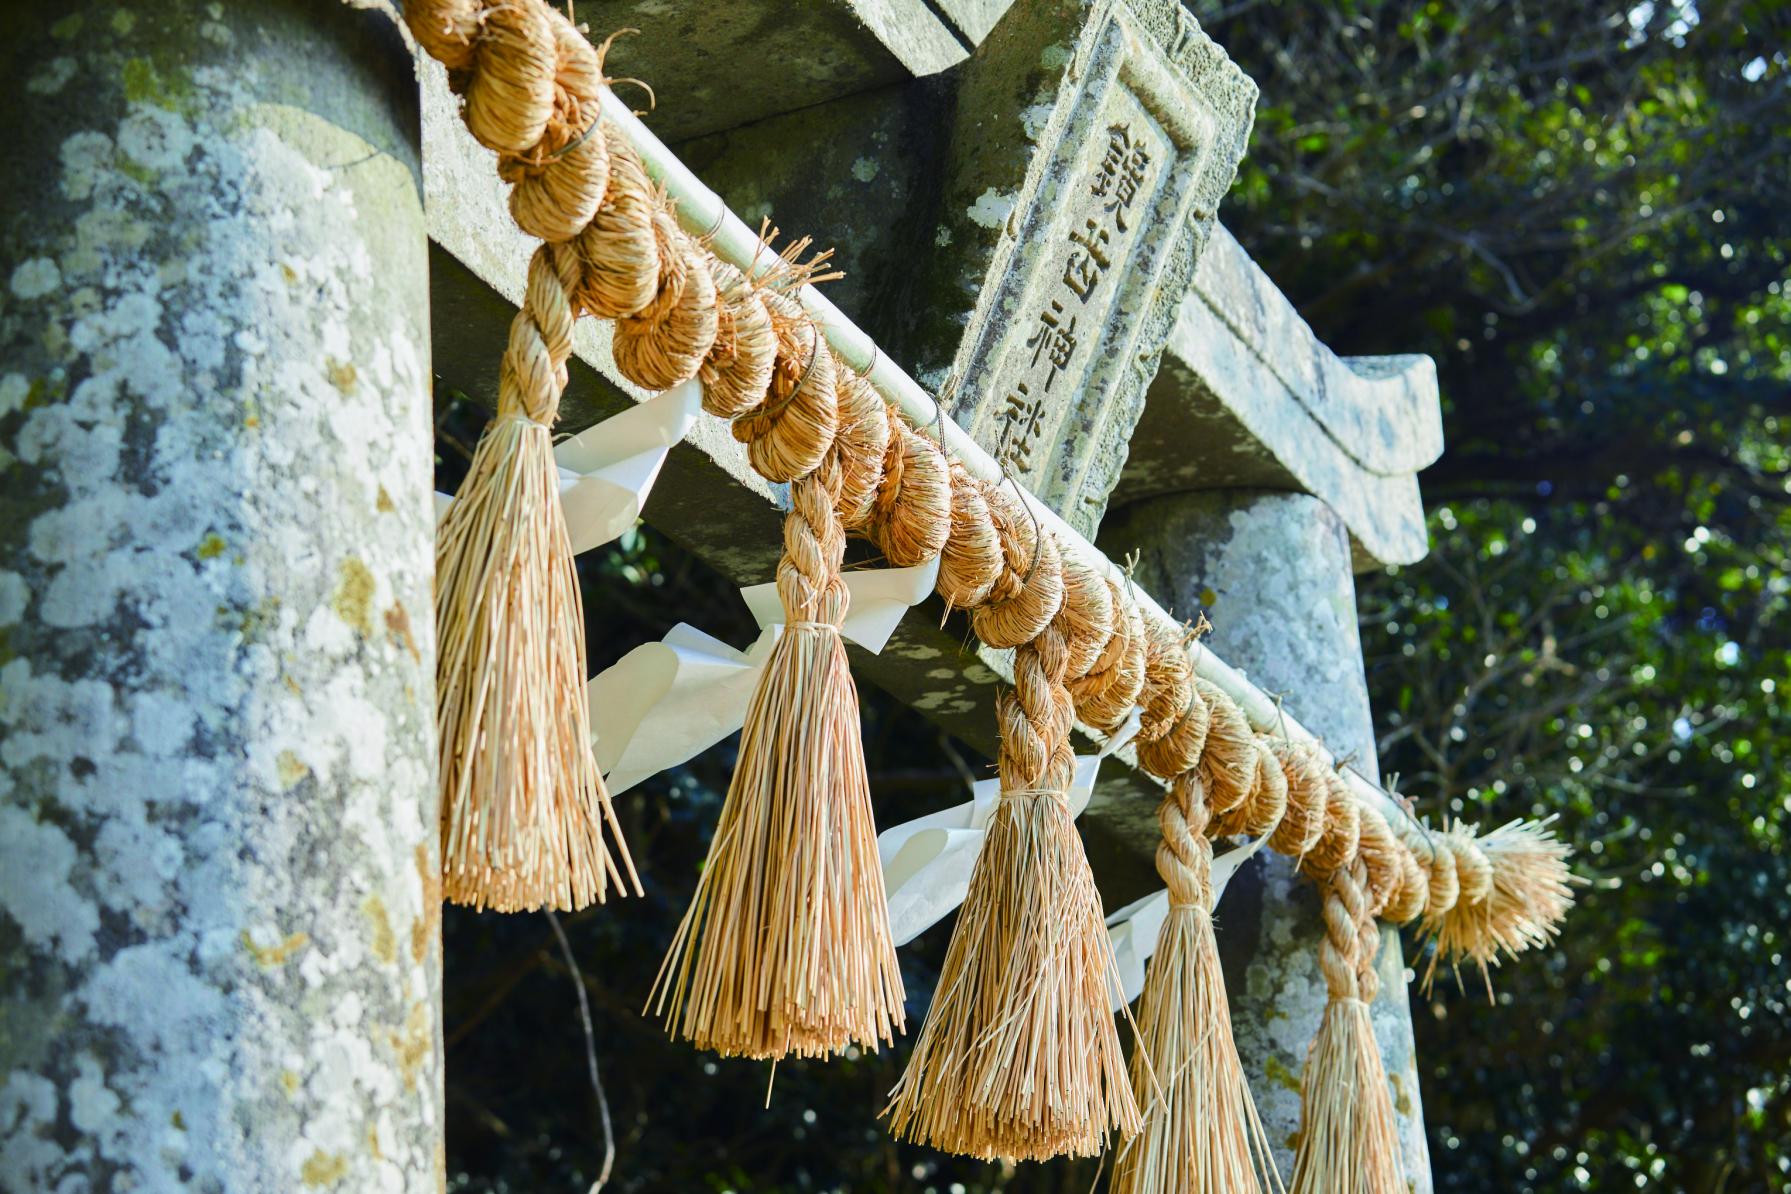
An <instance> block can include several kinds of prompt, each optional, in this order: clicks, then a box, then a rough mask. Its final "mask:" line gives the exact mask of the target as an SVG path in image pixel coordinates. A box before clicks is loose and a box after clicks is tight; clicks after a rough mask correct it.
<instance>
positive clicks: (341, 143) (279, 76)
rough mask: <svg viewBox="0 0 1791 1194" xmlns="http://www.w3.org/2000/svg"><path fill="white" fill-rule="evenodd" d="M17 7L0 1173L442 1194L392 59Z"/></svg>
mask: <svg viewBox="0 0 1791 1194" xmlns="http://www.w3.org/2000/svg"><path fill="white" fill-rule="evenodd" d="M4 28H5V32H6V37H5V38H4V43H5V45H6V57H7V63H6V67H7V68H6V70H5V71H4V78H5V82H4V83H3V84H0V87H3V88H4V99H5V103H4V110H5V112H6V120H7V127H6V136H5V137H4V138H3V139H0V174H3V175H4V177H5V178H6V180H7V183H6V185H7V188H8V191H9V199H10V201H11V203H10V211H11V213H12V214H11V215H10V216H9V218H8V219H7V220H6V221H5V222H4V224H3V225H0V345H3V347H0V973H4V974H5V976H6V978H5V990H4V992H3V993H0V1188H4V1189H7V1190H20V1191H23V1190H51V1189H55V1190H75V1189H81V1190H86V1189H94V1190H125V1189H136V1190H174V1189H194V1190H211V1191H243V1192H260V1191H273V1190H296V1189H310V1188H315V1189H320V1190H356V1191H374V1190H378V1191H397V1190H434V1189H439V1188H440V1187H441V1186H442V1184H443V1182H444V1177H445V1175H444V1172H443V1153H442V1140H441V1129H442V1104H441V1098H442V1088H441V1082H442V1067H441V1044H440V1041H441V1035H440V1023H439V1016H438V1010H437V1009H438V1008H439V993H440V980H441V957H440V946H439V924H440V920H439V906H440V905H439V898H438V896H437V890H436V889H437V881H436V879H435V878H434V876H435V874H436V861H435V857H434V855H435V850H436V835H437V829H436V812H435V800H436V797H435V778H434V771H435V744H434V686H433V677H434V643H433V633H432V624H433V620H434V619H433V616H432V609H433V606H432V597H431V586H432V582H433V574H434V551H433V522H434V518H433V513H432V505H431V503H432V499H431V496H430V491H431V485H430V481H431V472H432V467H431V441H432V436H431V424H430V410H429V319H428V309H427V276H426V241H425V233H424V226H423V209H422V202H421V182H420V165H419V158H418V152H419V151H418V115H417V101H416V85H415V81H414V75H413V70H412V64H411V57H410V54H409V52H408V51H407V49H406V47H405V44H404V42H403V41H402V39H401V38H400V36H399V34H398V32H397V29H396V28H395V26H394V23H393V21H392V19H391V18H390V17H389V16H384V15H379V14H376V13H372V12H368V11H365V10H363V9H356V8H354V7H351V6H349V5H344V4H341V3H328V4H313V3H300V2H296V0H269V2H268V3H262V4H254V5H242V4H218V3H205V2H202V0H157V2H156V3H154V4H148V3H143V4H129V3H127V4H112V3H108V4H99V3H70V4H59V5H37V6H16V7H14V8H12V9H9V11H8V13H7V17H6V20H5V22H4Z"/></svg>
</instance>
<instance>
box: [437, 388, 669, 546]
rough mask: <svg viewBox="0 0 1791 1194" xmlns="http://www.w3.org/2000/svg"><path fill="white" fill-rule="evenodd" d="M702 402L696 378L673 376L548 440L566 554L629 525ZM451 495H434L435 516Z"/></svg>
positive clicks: (450, 501) (607, 539)
mask: <svg viewBox="0 0 1791 1194" xmlns="http://www.w3.org/2000/svg"><path fill="white" fill-rule="evenodd" d="M702 405H703V387H702V383H700V382H698V381H696V380H695V379H692V380H690V381H685V382H679V383H678V384H677V385H675V386H673V387H672V388H671V389H669V390H666V391H664V392H663V393H661V394H658V395H657V396H655V397H652V398H649V399H647V400H646V401H645V402H642V403H641V404H639V405H638V406H634V407H630V408H629V409H628V410H625V411H623V412H621V413H620V414H617V415H611V416H610V417H609V418H607V419H605V420H604V421H603V422H601V423H598V424H597V425H595V426H593V427H587V428H586V429H585V430H583V431H581V432H579V433H578V434H577V435H575V436H573V437H572V438H570V439H567V440H563V441H561V442H560V443H558V444H556V445H554V450H553V459H554V465H555V467H557V468H558V470H559V474H560V505H561V507H562V508H563V509H564V510H565V513H566V533H567V535H569V536H570V537H571V540H572V554H573V555H579V554H581V553H583V552H587V551H590V550H591V549H592V548H594V547H602V546H603V545H604V544H605V543H608V542H610V541H611V540H612V539H615V538H617V537H618V536H620V535H621V534H622V532H624V531H626V530H628V529H629V528H630V527H632V526H633V525H634V521H635V519H637V518H639V517H640V516H641V508H642V507H643V506H645V505H646V504H647V495H648V494H649V493H651V492H652V491H653V483H654V482H655V481H657V480H658V479H659V470H660V469H661V468H663V467H664V466H665V457H666V454H667V453H668V452H670V451H671V449H672V446H673V445H674V444H677V443H678V442H679V441H681V440H682V439H683V438H684V436H685V435H686V433H688V432H689V431H690V428H691V425H692V424H693V423H695V422H696V417H697V412H698V411H700V410H701V409H702ZM453 501H454V499H453V497H452V496H451V495H449V494H445V493H438V494H436V495H435V517H436V519H437V521H439V520H440V519H441V516H442V514H443V513H444V512H445V511H446V510H447V508H448V507H449V506H450V505H451V504H453Z"/></svg>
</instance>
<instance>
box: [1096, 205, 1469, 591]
mask: <svg viewBox="0 0 1791 1194" xmlns="http://www.w3.org/2000/svg"><path fill="white" fill-rule="evenodd" d="M1442 447H1443V438H1442V416H1441V409H1440V406H1439V403H1438V399H1437V380H1436V365H1435V364H1434V362H1432V361H1431V359H1430V358H1429V357H1426V356H1397V357H1355V358H1341V357H1338V356H1337V355H1336V354H1334V353H1333V352H1332V351H1331V350H1330V349H1329V348H1327V347H1325V345H1324V344H1323V343H1322V342H1321V341H1320V340H1319V339H1318V337H1317V336H1315V335H1314V334H1313V332H1312V329H1311V327H1309V326H1308V325H1307V323H1306V321H1305V320H1303V319H1301V318H1300V315H1299V313H1298V312H1297V311H1296V310H1294V307H1293V304H1292V303H1290V302H1289V301H1288V299H1287V297H1286V296H1285V295H1283V294H1282V293H1281V292H1280V290H1278V289H1276V287H1275V284H1274V283H1273V282H1271V281H1270V280H1269V278H1268V276H1267V275H1265V274H1264V273H1263V272H1262V270H1261V269H1260V268H1258V266H1257V265H1256V263H1255V262H1253V261H1252V260H1251V259H1250V256H1249V254H1248V253H1246V252H1245V251H1244V249H1243V247H1242V246H1240V245H1239V244H1238V242H1237V241H1236V240H1235V239H1234V238H1233V237H1232V236H1231V234H1230V233H1228V232H1226V231H1225V230H1224V229H1223V228H1219V229H1217V230H1216V231H1215V232H1214V234H1213V236H1212V238H1211V240H1210V242H1209V243H1208V245H1207V249H1206V252H1205V253H1204V254H1203V255H1202V257H1201V260H1200V263H1199V265H1198V267H1197V268H1196V270H1195V275H1194V284H1193V286H1192V287H1190V289H1189V290H1188V292H1187V293H1186V295H1185V296H1184V297H1183V298H1182V300H1181V302H1180V304H1179V306H1178V308H1177V311H1176V319H1175V326H1174V328H1173V329H1172V330H1171V332H1170V334H1169V342H1168V345H1167V347H1166V348H1165V350H1164V355H1163V363H1162V367H1161V369H1160V370H1159V371H1158V373H1157V376H1156V378H1155V379H1154V380H1153V382H1152V383H1151V387H1150V391H1149V394H1148V396H1147V398H1146V401H1145V407H1144V413H1143V416H1142V417H1141V419H1140V420H1139V423H1138V427H1137V430H1136V432H1135V433H1134V435H1133V437H1132V443H1131V455H1130V458H1129V459H1128V461H1127V462H1126V468H1125V471H1124V473H1123V474H1122V475H1121V477H1120V481H1119V485H1118V487H1117V488H1116V489H1115V491H1114V496H1113V502H1114V504H1115V505H1121V504H1124V503H1127V502H1133V501H1139V500H1142V499H1144V498H1148V497H1152V496H1155V495H1157V494H1162V493H1170V492H1176V491H1180V490H1192V489H1232V488H1260V489H1287V490H1295V491H1299V492H1304V493H1310V494H1313V495H1314V496H1317V497H1319V498H1322V499H1323V500H1324V501H1325V503H1326V504H1327V505H1329V506H1330V507H1331V508H1332V509H1333V510H1335V511H1337V513H1338V515H1339V516H1340V517H1341V518H1342V519H1343V521H1344V524H1345V525H1346V526H1347V527H1348V528H1349V532H1350V544H1351V555H1352V558H1353V561H1354V564H1355V567H1356V570H1357V571H1365V570H1368V569H1371V568H1377V567H1382V566H1385V565H1387V564H1405V563H1411V562H1413V561H1416V560H1419V559H1422V558H1423V557H1424V555H1425V553H1426V551H1427V550H1428V548H1429V540H1428V537H1427V535H1426V532H1425V527H1424V508H1423V504H1422V503H1421V502H1420V500H1419V497H1418V478H1417V474H1418V472H1419V471H1420V470H1421V469H1423V468H1424V467H1426V466H1427V465H1429V464H1430V463H1431V462H1433V461H1434V460H1436V458H1437V457H1438V456H1439V455H1441V454H1442Z"/></svg>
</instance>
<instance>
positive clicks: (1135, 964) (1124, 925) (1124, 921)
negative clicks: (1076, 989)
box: [1107, 836, 1268, 1012]
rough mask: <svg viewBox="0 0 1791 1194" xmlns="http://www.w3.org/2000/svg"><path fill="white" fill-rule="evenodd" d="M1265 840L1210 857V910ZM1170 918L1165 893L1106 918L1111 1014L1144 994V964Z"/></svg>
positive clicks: (1155, 895)
mask: <svg viewBox="0 0 1791 1194" xmlns="http://www.w3.org/2000/svg"><path fill="white" fill-rule="evenodd" d="M1267 840H1268V838H1267V836H1264V837H1259V838H1257V839H1256V840H1254V841H1252V842H1251V843H1250V844H1249V845H1247V846H1236V847H1234V848H1232V849H1230V850H1227V851H1225V853H1223V854H1215V855H1213V907H1214V908H1215V909H1216V908H1218V906H1219V898H1220V897H1221V896H1223V895H1224V894H1225V886H1226V884H1228V883H1230V882H1231V877H1232V876H1233V875H1235V874H1237V873H1238V868H1239V867H1241V866H1243V865H1244V863H1245V862H1247V861H1249V859H1250V856H1251V855H1252V854H1254V853H1256V852H1257V851H1258V850H1260V849H1262V844H1263V842H1265V841H1267ZM1168 918H1169V892H1168V890H1167V889H1165V890H1163V891H1159V892H1157V893H1155V894H1154V895H1147V896H1145V897H1144V898H1143V899H1141V900H1134V901H1133V902H1131V903H1130V904H1127V905H1126V906H1125V907H1124V908H1121V909H1120V910H1119V911H1117V912H1115V913H1114V914H1113V915H1111V916H1109V917H1108V918H1107V939H1108V940H1109V941H1111V942H1112V943H1113V959H1114V961H1115V962H1116V963H1118V965H1119V981H1120V987H1121V989H1120V990H1119V991H1118V992H1116V993H1115V994H1114V998H1113V1010H1114V1011H1116V1012H1117V1011H1118V1010H1119V1009H1120V1008H1122V1007H1124V1006H1125V1005H1126V1004H1128V1003H1130V1002H1132V1000H1134V999H1136V998H1138V996H1139V995H1140V994H1142V993H1143V991H1144V964H1145V963H1146V962H1148V961H1150V956H1151V955H1152V954H1154V953H1156V952H1157V936H1158V934H1159V933H1160V932H1161V931H1162V928H1163V922H1164V921H1165V920H1167V919H1168Z"/></svg>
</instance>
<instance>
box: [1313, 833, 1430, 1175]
mask: <svg viewBox="0 0 1791 1194" xmlns="http://www.w3.org/2000/svg"><path fill="white" fill-rule="evenodd" d="M1366 884H1367V865H1366V864H1365V863H1364V862H1363V861H1362V860H1361V859H1360V858H1359V857H1358V858H1356V859H1355V860H1354V861H1352V862H1351V863H1350V864H1349V865H1347V866H1341V867H1339V868H1338V869H1337V870H1336V871H1334V872H1333V873H1332V874H1331V875H1330V877H1329V878H1328V879H1327V880H1326V882H1325V902H1324V915H1325V939H1324V942H1323V943H1322V944H1321V945H1320V946H1319V966H1320V968H1321V969H1322V970H1323V972H1324V976H1325V986H1326V988H1327V990H1328V991H1329V993H1330V999H1329V1001H1328V1002H1327V1003H1326V1004H1325V1012H1324V1019H1323V1021H1322V1022H1321V1023H1320V1025H1319V1029H1318V1035H1317V1036H1315V1037H1314V1038H1313V1039H1312V1048H1311V1050H1310V1051H1309V1052H1308V1053H1307V1055H1306V1069H1305V1072H1304V1073H1303V1074H1302V1075H1301V1078H1300V1144H1299V1148H1298V1150H1297V1151H1296V1152H1295V1154H1294V1172H1293V1185H1292V1187H1291V1189H1292V1191H1293V1194H1398V1192H1399V1191H1402V1190H1403V1189H1404V1188H1405V1182H1404V1179H1403V1178H1402V1177H1401V1176H1400V1171H1399V1141H1398V1137H1397V1135H1396V1132H1395V1129H1394V1121H1393V1103H1392V1099H1391V1097H1390V1096H1389V1094H1388V1091H1387V1075H1386V1072H1385V1070H1384V1069H1383V1068H1382V1066H1381V1053H1380V1047H1379V1046H1378V1045H1377V1044H1376V1043H1375V1040H1374V1024H1373V1022H1372V1020H1371V1019H1370V1018H1369V1013H1368V1005H1369V1003H1370V1002H1371V1001H1372V1000H1373V999H1374V997H1375V995H1376V994H1378V992H1379V990H1380V980H1379V977H1378V975H1377V974H1376V972H1375V969H1374V961H1373V959H1374V954H1375V951H1376V950H1377V949H1378V946H1379V942H1380V934H1379V932H1378V930H1376V929H1375V927H1374V921H1373V916H1372V914H1371V913H1370V912H1369V911H1368V895H1367V890H1366ZM1371 942H1372V944H1370V943H1371Z"/></svg>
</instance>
